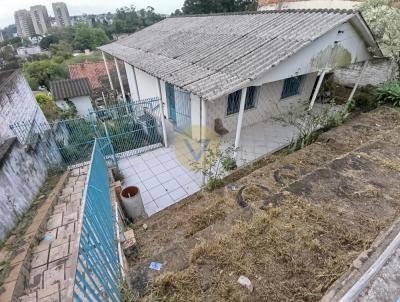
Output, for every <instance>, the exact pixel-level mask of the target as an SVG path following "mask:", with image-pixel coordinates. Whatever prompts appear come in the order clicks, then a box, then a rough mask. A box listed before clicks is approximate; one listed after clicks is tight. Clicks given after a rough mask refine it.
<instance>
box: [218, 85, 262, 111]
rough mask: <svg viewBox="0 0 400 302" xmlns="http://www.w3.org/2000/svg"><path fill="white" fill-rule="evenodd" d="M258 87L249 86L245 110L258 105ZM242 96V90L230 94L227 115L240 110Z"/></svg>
mask: <svg viewBox="0 0 400 302" xmlns="http://www.w3.org/2000/svg"><path fill="white" fill-rule="evenodd" d="M256 89H257V88H256V87H254V86H251V87H248V88H247V93H246V101H245V103H244V110H248V109H251V108H255V107H256ZM241 97H242V90H238V91H235V92H233V93H231V94H230V95H228V107H227V109H226V115H231V114H235V113H238V112H239V109H240V99H241Z"/></svg>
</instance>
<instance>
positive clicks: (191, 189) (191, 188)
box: [183, 182, 200, 195]
mask: <svg viewBox="0 0 400 302" xmlns="http://www.w3.org/2000/svg"><path fill="white" fill-rule="evenodd" d="M183 188H184V189H185V191H186V193H188V194H189V195H192V194H194V193H196V192H198V191H199V190H200V187H199V186H198V185H197V184H196V183H195V182H190V183H188V184H186V185H184V186H183Z"/></svg>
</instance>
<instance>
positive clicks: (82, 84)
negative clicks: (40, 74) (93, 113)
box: [50, 78, 93, 116]
mask: <svg viewBox="0 0 400 302" xmlns="http://www.w3.org/2000/svg"><path fill="white" fill-rule="evenodd" d="M50 92H51V94H52V96H53V99H54V101H55V103H56V105H57V106H58V107H60V108H61V109H64V110H67V109H69V105H68V103H67V101H71V102H72V103H73V104H74V105H75V107H76V110H77V113H78V115H79V116H87V115H88V114H89V111H90V110H93V106H92V97H91V95H92V88H91V87H90V83H89V80H88V79H87V78H80V79H72V80H70V79H68V80H57V81H51V82H50Z"/></svg>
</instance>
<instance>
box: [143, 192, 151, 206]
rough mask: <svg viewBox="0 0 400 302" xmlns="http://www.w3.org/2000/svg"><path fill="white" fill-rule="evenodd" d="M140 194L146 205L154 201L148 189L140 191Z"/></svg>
mask: <svg viewBox="0 0 400 302" xmlns="http://www.w3.org/2000/svg"><path fill="white" fill-rule="evenodd" d="M140 195H141V196H142V201H143V204H144V205H146V204H148V203H150V202H152V201H153V197H151V195H150V193H149V192H147V191H145V192H140Z"/></svg>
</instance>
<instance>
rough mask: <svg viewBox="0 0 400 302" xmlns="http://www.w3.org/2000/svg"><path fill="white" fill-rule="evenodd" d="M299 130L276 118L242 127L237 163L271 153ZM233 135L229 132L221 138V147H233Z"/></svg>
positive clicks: (293, 136) (241, 163)
mask: <svg viewBox="0 0 400 302" xmlns="http://www.w3.org/2000/svg"><path fill="white" fill-rule="evenodd" d="M298 132H299V130H298V129H297V128H295V127H294V126H291V125H287V124H285V123H284V122H281V121H277V120H267V121H263V122H259V123H257V124H254V125H251V126H248V127H244V128H243V129H242V132H241V135H240V145H239V150H238V152H237V164H238V166H239V167H240V166H243V165H244V164H246V163H249V162H251V161H253V160H255V159H257V158H259V157H261V156H263V155H266V154H270V153H273V152H275V151H278V150H279V149H282V148H284V147H285V146H287V145H288V144H289V143H290V142H291V140H292V139H293V138H295V137H296V136H297V134H298ZM234 142H235V136H234V133H233V134H229V135H228V136H226V137H223V138H222V139H221V148H222V150H226V149H227V148H228V147H233V146H234Z"/></svg>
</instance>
